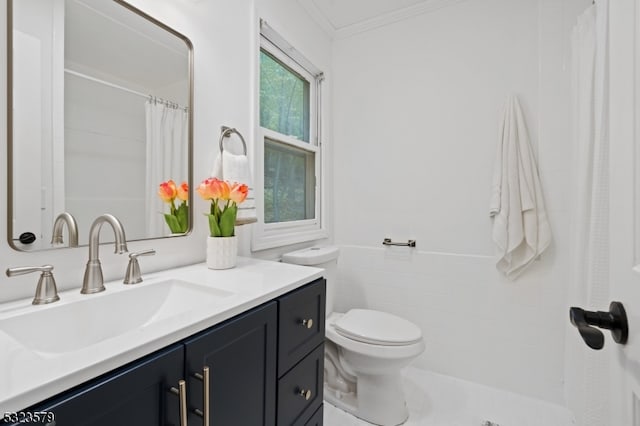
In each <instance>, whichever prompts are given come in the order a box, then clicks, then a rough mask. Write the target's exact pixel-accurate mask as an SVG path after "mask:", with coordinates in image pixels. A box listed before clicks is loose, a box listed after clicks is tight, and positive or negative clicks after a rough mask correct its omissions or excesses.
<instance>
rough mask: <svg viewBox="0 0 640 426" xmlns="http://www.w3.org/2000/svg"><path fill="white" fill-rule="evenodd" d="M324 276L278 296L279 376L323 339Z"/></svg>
mask: <svg viewBox="0 0 640 426" xmlns="http://www.w3.org/2000/svg"><path fill="white" fill-rule="evenodd" d="M325 283H326V281H325V279H324V278H319V279H317V280H315V281H314V282H312V283H311V284H308V285H306V286H304V287H302V288H300V289H298V290H295V291H293V292H292V293H289V294H287V295H285V296H282V297H281V298H280V299H278V305H279V306H278V327H279V328H278V377H280V376H282V375H283V374H285V373H286V372H287V371H288V370H289V369H290V368H291V367H293V366H294V365H295V364H296V363H297V362H298V361H300V360H301V359H302V358H303V357H304V356H305V355H306V354H307V353H309V352H310V351H311V350H312V349H313V348H315V347H316V346H318V345H319V344H320V343H322V342H323V341H324V319H325V318H324V317H325Z"/></svg>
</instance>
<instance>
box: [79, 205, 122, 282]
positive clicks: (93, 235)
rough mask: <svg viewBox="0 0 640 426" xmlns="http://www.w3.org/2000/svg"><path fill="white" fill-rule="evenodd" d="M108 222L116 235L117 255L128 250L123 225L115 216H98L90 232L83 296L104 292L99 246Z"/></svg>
mask: <svg viewBox="0 0 640 426" xmlns="http://www.w3.org/2000/svg"><path fill="white" fill-rule="evenodd" d="M105 222H107V223H108V224H109V225H111V227H112V228H113V233H114V234H115V237H116V241H115V247H116V250H115V253H117V254H122V253H124V252H125V251H128V250H127V238H126V237H125V235H124V227H123V226H122V223H120V221H119V220H118V218H116V217H115V216H113V215H110V214H103V215H102V216H98V217H97V218H96V220H94V221H93V223H92V224H91V229H90V230H89V261H88V262H87V267H86V268H85V270H84V279H83V281H82V290H81V291H80V293H82V294H91V293H98V292H100V291H104V289H105V288H104V279H103V277H102V266H101V265H100V259H99V258H98V245H99V244H100V228H102V224H103V223H105Z"/></svg>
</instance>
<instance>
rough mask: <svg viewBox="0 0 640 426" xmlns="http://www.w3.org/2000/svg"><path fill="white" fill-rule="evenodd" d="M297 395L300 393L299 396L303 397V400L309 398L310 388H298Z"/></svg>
mask: <svg viewBox="0 0 640 426" xmlns="http://www.w3.org/2000/svg"><path fill="white" fill-rule="evenodd" d="M298 395H300V396H301V397H303V398H304V399H305V400H307V401H308V400H310V399H311V390H310V389H307V390H304V389H300V392H298Z"/></svg>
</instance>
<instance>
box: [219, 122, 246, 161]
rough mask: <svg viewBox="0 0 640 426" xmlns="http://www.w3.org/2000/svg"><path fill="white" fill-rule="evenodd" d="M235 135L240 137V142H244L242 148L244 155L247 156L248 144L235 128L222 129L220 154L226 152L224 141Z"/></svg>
mask: <svg viewBox="0 0 640 426" xmlns="http://www.w3.org/2000/svg"><path fill="white" fill-rule="evenodd" d="M233 133H235V134H236V135H238V137H239V138H240V141H242V148H243V150H244V155H247V143H246V142H245V141H244V138H243V137H242V134H241V133H240V132H239V131H238V129H236V128H234V127H227V126H222V127H220V141H219V142H218V143H219V145H220V152H222V151H224V147H223V146H222V142H223V141H224V138H228V137H231V135H232V134H233Z"/></svg>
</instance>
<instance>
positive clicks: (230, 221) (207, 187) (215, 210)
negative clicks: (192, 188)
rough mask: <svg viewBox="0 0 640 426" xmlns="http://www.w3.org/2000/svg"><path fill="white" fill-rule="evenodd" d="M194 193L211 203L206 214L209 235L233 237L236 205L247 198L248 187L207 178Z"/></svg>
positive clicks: (236, 211)
mask: <svg viewBox="0 0 640 426" xmlns="http://www.w3.org/2000/svg"><path fill="white" fill-rule="evenodd" d="M196 191H198V194H200V197H202V199H203V200H209V201H211V210H210V212H209V213H208V214H207V216H208V217H209V235H210V236H212V237H233V236H234V235H235V224H236V216H237V214H238V205H239V204H241V203H242V202H243V201H244V200H245V199H246V198H247V194H248V193H249V187H248V186H247V185H245V184H243V183H238V182H233V183H231V182H228V181H224V180H220V179H217V178H208V179H205V180H203V181H202V183H200V185H199V186H198V188H197V189H196Z"/></svg>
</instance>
